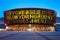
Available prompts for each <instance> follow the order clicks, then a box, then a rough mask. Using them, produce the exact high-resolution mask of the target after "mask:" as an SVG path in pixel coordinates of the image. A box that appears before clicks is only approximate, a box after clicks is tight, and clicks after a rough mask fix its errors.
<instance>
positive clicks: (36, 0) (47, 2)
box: [0, 0, 60, 18]
mask: <svg viewBox="0 0 60 40" xmlns="http://www.w3.org/2000/svg"><path fill="white" fill-rule="evenodd" d="M15 8H47V9H53V10H55V11H56V12H57V16H58V17H60V0H0V18H1V17H4V11H5V10H10V9H15Z"/></svg>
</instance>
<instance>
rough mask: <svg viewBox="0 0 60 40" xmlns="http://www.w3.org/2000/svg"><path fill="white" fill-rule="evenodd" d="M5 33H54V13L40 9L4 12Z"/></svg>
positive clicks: (20, 9)
mask: <svg viewBox="0 0 60 40" xmlns="http://www.w3.org/2000/svg"><path fill="white" fill-rule="evenodd" d="M4 20H5V26H6V30H7V31H19V32H45V31H47V32H54V31H55V26H56V12H55V11H54V10H50V9H42V8H19V9H12V10H7V11H4Z"/></svg>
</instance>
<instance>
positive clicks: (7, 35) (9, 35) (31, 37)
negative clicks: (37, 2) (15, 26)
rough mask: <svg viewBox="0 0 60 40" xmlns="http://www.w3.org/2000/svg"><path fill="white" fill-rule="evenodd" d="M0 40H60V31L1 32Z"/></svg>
mask: <svg viewBox="0 0 60 40" xmlns="http://www.w3.org/2000/svg"><path fill="white" fill-rule="evenodd" d="M0 40H60V32H0Z"/></svg>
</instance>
